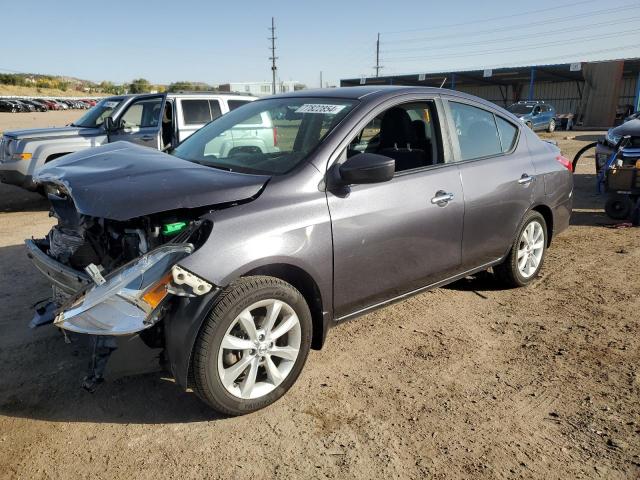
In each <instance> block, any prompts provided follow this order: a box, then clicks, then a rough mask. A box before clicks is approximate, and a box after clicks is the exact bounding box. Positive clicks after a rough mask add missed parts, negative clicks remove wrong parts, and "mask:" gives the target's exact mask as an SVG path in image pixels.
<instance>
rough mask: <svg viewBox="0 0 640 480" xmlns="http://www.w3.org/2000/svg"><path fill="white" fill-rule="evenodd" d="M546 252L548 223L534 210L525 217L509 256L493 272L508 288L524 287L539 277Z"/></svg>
mask: <svg viewBox="0 0 640 480" xmlns="http://www.w3.org/2000/svg"><path fill="white" fill-rule="evenodd" d="M546 251H547V223H546V222H545V220H544V217H543V216H542V215H541V214H540V213H539V212H536V211H535V210H532V211H530V212H529V213H527V215H526V216H525V217H524V220H523V222H522V224H521V226H520V229H519V230H518V234H517V235H516V238H515V240H514V242H513V245H512V246H511V250H510V251H509V255H507V258H506V259H505V260H504V262H503V263H501V264H500V265H497V266H495V267H494V269H493V270H494V272H495V274H496V276H497V277H498V278H499V279H500V280H501V281H502V282H503V283H504V284H505V285H506V286H508V287H524V286H525V285H528V284H529V283H531V282H532V281H533V280H534V279H535V278H536V276H537V275H538V272H539V271H540V269H541V268H542V263H543V261H544V256H545V253H546Z"/></svg>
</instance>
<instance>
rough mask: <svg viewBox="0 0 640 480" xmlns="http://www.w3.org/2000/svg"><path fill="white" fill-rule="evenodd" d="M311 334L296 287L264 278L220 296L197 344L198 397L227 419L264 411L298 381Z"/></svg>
mask: <svg viewBox="0 0 640 480" xmlns="http://www.w3.org/2000/svg"><path fill="white" fill-rule="evenodd" d="M311 331H312V324H311V312H310V311H309V307H308V305H307V303H306V301H305V299H304V297H303V296H302V294H301V293H300V292H299V291H298V290H296V289H295V288H294V287H292V286H291V285H289V284H288V283H286V282H284V281H282V280H280V279H277V278H273V277H266V276H253V277H244V278H242V279H240V280H238V281H237V282H235V283H233V284H232V285H230V286H229V287H228V288H227V289H226V290H225V292H223V293H222V294H221V297H220V299H219V300H218V302H217V303H216V305H215V306H214V307H213V309H212V311H211V313H210V314H209V317H208V318H207V320H206V321H205V324H204V326H203V329H202V331H201V332H200V334H199V336H198V339H197V341H196V345H195V347H194V352H193V364H192V380H193V384H194V387H195V388H194V390H195V392H196V393H197V395H198V396H199V397H200V398H201V399H202V400H204V401H205V402H206V403H208V404H209V405H210V406H211V407H213V408H214V409H215V410H217V411H219V412H221V413H224V414H227V415H243V414H246V413H250V412H253V411H255V410H258V409H260V408H263V407H266V406H267V405H269V404H271V403H273V402H275V401H276V400H278V399H279V398H280V397H281V396H282V395H284V394H285V393H286V392H287V390H289V388H291V386H292V385H293V384H294V383H295V381H296V379H297V378H298V375H300V372H301V371H302V368H303V366H304V363H305V361H306V358H307V355H308V353H309V348H310V346H311Z"/></svg>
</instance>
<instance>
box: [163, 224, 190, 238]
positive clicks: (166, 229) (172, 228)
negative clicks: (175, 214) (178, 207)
mask: <svg viewBox="0 0 640 480" xmlns="http://www.w3.org/2000/svg"><path fill="white" fill-rule="evenodd" d="M185 228H187V222H175V223H165V224H164V225H163V226H162V234H163V235H167V236H171V235H175V234H177V233H180V232H181V231H182V230H184V229H185Z"/></svg>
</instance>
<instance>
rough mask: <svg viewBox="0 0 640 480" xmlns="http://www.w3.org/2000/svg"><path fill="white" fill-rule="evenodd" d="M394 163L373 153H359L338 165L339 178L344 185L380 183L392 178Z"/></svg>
mask: <svg viewBox="0 0 640 480" xmlns="http://www.w3.org/2000/svg"><path fill="white" fill-rule="evenodd" d="M395 171H396V162H395V160H394V159H393V158H389V157H385V156H384V155H378V154H375V153H359V154H357V155H354V156H353V157H351V158H349V159H348V160H347V161H346V162H344V163H343V164H342V165H340V168H339V172H340V178H341V179H342V181H343V182H344V183H346V184H349V185H350V184H361V183H380V182H387V181H389V180H391V179H392V178H393V174H394V173H395Z"/></svg>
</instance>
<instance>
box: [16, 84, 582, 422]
mask: <svg viewBox="0 0 640 480" xmlns="http://www.w3.org/2000/svg"><path fill="white" fill-rule="evenodd" d="M146 98H149V97H146ZM265 117H266V118H270V119H280V120H278V123H276V125H275V126H276V127H277V128H278V129H277V130H276V131H274V134H275V135H277V136H278V142H277V143H278V150H272V151H269V150H267V151H265V150H263V148H262V147H261V146H259V145H257V144H256V143H255V138H254V135H251V134H250V131H251V127H249V129H248V130H249V131H247V130H246V129H247V126H248V125H255V124H257V119H258V118H262V119H263V121H264V119H265ZM253 119H256V120H253ZM229 142H230V143H229ZM570 169H571V164H570V162H569V161H568V160H567V159H566V158H564V157H563V156H562V155H561V154H560V151H559V150H558V148H557V147H556V146H554V145H552V144H550V143H547V142H544V141H542V140H540V139H539V138H538V137H537V135H535V134H534V133H533V132H532V131H531V130H530V129H529V128H526V127H525V126H524V125H523V124H522V123H521V122H520V121H519V120H518V118H517V117H515V116H513V115H511V114H510V113H509V112H507V111H506V110H503V109H501V108H499V107H497V106H496V105H494V104H492V103H490V102H487V101H484V100H482V99H479V98H476V97H473V96H470V95H466V94H463V93H460V92H454V91H448V90H442V89H438V88H415V87H399V86H398V87H386V88H385V87H374V86H367V87H352V88H341V89H324V90H318V91H300V92H294V93H287V94H282V95H278V96H273V97H269V98H264V99H260V100H257V101H255V102H250V103H247V104H245V105H243V106H241V107H239V108H237V109H235V110H233V111H232V112H230V113H228V114H227V115H224V116H222V117H220V118H218V119H216V120H214V121H213V122H211V123H209V124H207V125H206V126H205V127H203V128H201V129H200V130H198V131H197V132H195V133H194V134H193V135H191V136H190V137H189V138H187V139H186V140H185V141H183V142H182V143H180V144H179V145H178V146H177V147H176V148H175V149H173V151H172V154H171V155H168V154H166V153H162V152H159V151H154V150H152V149H149V148H142V147H140V146H139V145H134V144H131V143H123V142H117V143H113V144H110V145H104V146H102V147H98V148H95V149H92V150H91V151H83V152H77V153H74V154H71V155H67V156H65V157H64V158H60V159H58V160H56V161H55V162H51V163H50V164H48V165H45V166H44V167H43V168H42V169H41V170H40V171H39V173H38V174H37V175H36V178H35V180H36V182H38V183H39V184H40V185H42V186H43V188H44V189H45V191H46V192H47V193H48V196H49V199H50V201H51V204H52V208H53V210H54V212H55V217H56V218H57V219H58V224H57V225H56V226H54V227H53V229H52V230H51V232H50V233H49V234H48V235H47V237H46V238H42V239H37V240H27V241H26V244H27V248H28V251H29V256H30V257H31V259H32V261H33V262H34V264H35V265H36V267H37V268H38V269H39V270H40V271H41V272H42V273H43V274H44V275H45V276H46V277H47V278H48V280H49V281H50V282H51V283H52V284H53V285H54V300H53V301H54V303H52V304H50V305H49V306H46V307H43V309H41V310H40V311H39V312H37V314H36V317H34V323H43V322H47V321H53V317H54V314H52V313H51V312H53V311H58V312H59V313H58V314H57V316H55V321H54V325H55V326H57V327H59V328H61V329H63V330H64V331H65V332H67V334H69V335H72V334H73V332H75V333H76V334H84V335H89V336H92V337H93V338H94V341H95V345H96V349H95V350H94V351H95V352H98V353H99V355H100V357H99V360H98V357H96V358H94V360H98V361H93V363H92V365H94V366H96V368H92V369H91V370H90V373H89V375H88V377H87V382H86V383H85V386H86V387H87V388H89V389H92V388H93V386H94V385H95V384H96V383H97V382H99V381H101V380H102V378H103V370H102V366H103V365H104V363H105V362H106V358H107V357H108V352H112V351H113V350H114V349H115V348H116V347H117V346H118V345H124V343H126V342H129V341H130V340H133V339H136V338H137V339H138V340H141V341H142V342H146V344H147V345H149V346H153V347H155V348H164V351H165V354H164V355H163V358H166V365H167V367H168V368H169V369H170V370H171V372H172V374H173V376H174V377H175V378H176V380H177V383H178V384H180V385H182V386H183V387H190V388H193V389H194V391H195V392H196V394H197V395H198V396H199V397H200V398H201V399H202V400H204V401H205V402H206V403H207V404H209V405H210V406H211V407H212V408H214V409H216V410H218V411H220V412H223V413H225V414H230V415H239V414H244V413H248V412H251V411H254V410H257V409H259V408H262V407H265V406H267V405H269V404H271V403H272V402H274V401H275V400H277V399H278V398H279V397H281V396H282V395H283V394H284V393H285V392H286V391H287V390H288V389H289V388H290V387H291V386H292V385H293V384H294V382H295V381H296V379H297V377H298V375H299V374H300V372H301V370H302V368H303V365H304V363H305V360H306V358H307V354H308V352H309V349H310V348H320V347H321V346H322V345H323V343H324V341H325V338H326V336H327V332H328V330H329V329H330V327H332V326H333V325H335V324H336V323H339V322H341V321H344V320H348V319H352V318H355V317H357V316H359V315H362V314H365V313H367V312H370V311H372V310H373V309H376V308H379V307H382V306H385V305H387V304H389V303H390V302H393V301H396V300H399V299H402V298H406V297H407V296H410V295H413V294H416V293H419V292H423V291H425V290H426V289H429V288H433V287H437V286H440V285H444V284H447V283H450V282H453V281H455V280H457V279H460V278H463V277H466V276H467V275H470V274H473V273H475V272H479V271H484V270H487V269H490V268H492V269H493V271H494V273H495V274H496V276H497V277H498V278H499V279H500V280H502V281H503V282H504V284H505V285H508V286H512V287H517V286H525V285H528V284H530V283H531V282H533V281H534V280H535V279H536V276H537V275H538V272H539V271H540V268H541V266H542V264H543V262H544V259H545V253H546V250H547V247H548V246H549V245H550V242H551V240H552V238H554V237H555V236H556V235H557V234H559V233H560V232H562V231H563V230H564V229H565V228H567V226H568V224H569V217H570V214H571V203H572V187H573V183H572V174H571V170H570ZM530 295H535V292H531V293H530ZM47 312H48V313H47ZM426 314H427V312H425V315H426ZM127 344H130V343H127ZM360 361H364V362H366V361H368V360H367V359H360ZM398 375H402V372H398Z"/></svg>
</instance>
